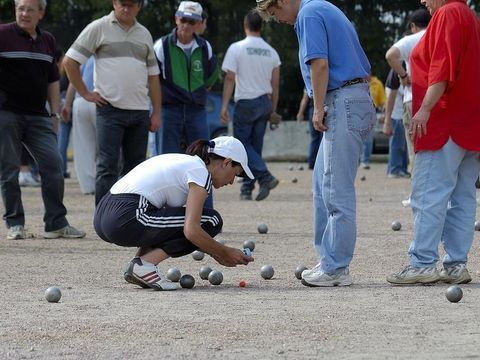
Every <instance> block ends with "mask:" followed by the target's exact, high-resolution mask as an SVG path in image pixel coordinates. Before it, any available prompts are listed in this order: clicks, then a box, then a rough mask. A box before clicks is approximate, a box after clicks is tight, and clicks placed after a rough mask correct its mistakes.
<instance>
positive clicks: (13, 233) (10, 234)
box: [7, 225, 27, 240]
mask: <svg viewBox="0 0 480 360" xmlns="http://www.w3.org/2000/svg"><path fill="white" fill-rule="evenodd" d="M26 238H27V235H26V232H25V228H24V227H23V225H15V226H11V227H9V228H8V231H7V239H8V240H22V239H26Z"/></svg>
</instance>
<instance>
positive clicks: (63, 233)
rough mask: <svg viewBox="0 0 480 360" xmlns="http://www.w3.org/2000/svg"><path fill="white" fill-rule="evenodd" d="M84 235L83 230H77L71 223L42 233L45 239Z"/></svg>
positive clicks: (74, 237) (75, 237)
mask: <svg viewBox="0 0 480 360" xmlns="http://www.w3.org/2000/svg"><path fill="white" fill-rule="evenodd" d="M85 235H86V234H85V231H82V230H78V229H76V228H74V227H73V226H71V225H67V226H65V227H63V228H61V229H58V230H53V231H45V232H44V233H43V237H44V238H45V239H58V238H65V239H80V238H83V237H85Z"/></svg>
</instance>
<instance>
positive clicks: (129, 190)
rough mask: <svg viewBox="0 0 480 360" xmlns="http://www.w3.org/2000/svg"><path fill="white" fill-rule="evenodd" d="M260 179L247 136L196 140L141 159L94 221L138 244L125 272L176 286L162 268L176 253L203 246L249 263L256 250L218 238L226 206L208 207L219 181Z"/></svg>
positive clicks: (227, 260)
mask: <svg viewBox="0 0 480 360" xmlns="http://www.w3.org/2000/svg"><path fill="white" fill-rule="evenodd" d="M236 176H242V177H245V176H248V177H249V178H250V179H253V175H252V172H251V171H250V169H249V168H248V158H247V153H246V151H245V148H244V147H243V145H242V143H241V142H240V141H239V140H237V139H235V138H234V137H231V136H221V137H218V138H215V139H213V140H210V141H208V140H197V141H196V142H194V143H192V144H191V145H190V146H189V147H188V149H187V151H186V154H163V155H159V156H155V157H152V158H150V159H148V160H146V161H144V162H143V163H141V164H139V165H138V166H137V167H135V168H134V169H133V170H132V171H130V172H129V173H128V174H127V175H125V176H124V177H123V178H121V179H120V180H119V181H118V182H117V183H115V185H113V186H112V188H111V189H110V192H109V193H107V194H106V195H105V196H104V197H103V198H102V200H101V201H100V203H99V204H98V206H97V208H96V210H95V216H94V226H95V231H96V232H97V234H98V235H99V236H100V237H101V238H102V239H103V240H105V241H107V242H109V243H113V244H116V245H119V246H126V247H137V248H138V250H137V253H136V255H135V257H134V258H133V259H132V260H131V261H130V263H129V265H128V267H127V270H126V271H125V274H124V278H125V280H126V281H127V282H129V283H132V284H136V285H139V286H141V287H144V288H152V289H155V290H175V289H176V288H177V286H176V284H174V283H172V282H170V281H169V280H168V279H167V278H166V277H165V276H164V275H163V274H162V273H161V272H160V270H159V267H158V264H159V263H160V262H162V261H163V260H165V259H167V258H169V257H174V258H175V257H180V256H184V255H187V254H189V253H191V252H193V251H194V250H197V249H200V250H202V251H203V252H205V253H207V254H209V255H210V256H212V257H213V258H214V259H215V260H216V261H217V262H219V263H220V264H222V265H224V266H229V267H233V266H236V265H240V264H243V265H247V264H248V263H249V262H250V261H253V258H252V257H250V256H247V255H245V254H244V253H243V252H242V251H241V250H239V249H235V248H231V247H228V246H225V245H222V244H221V243H219V242H217V241H215V240H214V239H213V237H214V236H215V235H217V234H218V233H219V232H220V231H221V229H222V225H223V221H222V218H221V217H220V214H219V213H218V212H217V211H216V210H214V209H209V208H205V207H204V203H205V200H206V199H207V196H208V194H209V192H210V191H211V188H212V186H213V187H214V188H216V189H218V188H220V187H222V186H225V185H228V184H232V183H233V182H234V179H235V177H236Z"/></svg>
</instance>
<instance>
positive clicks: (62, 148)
mask: <svg viewBox="0 0 480 360" xmlns="http://www.w3.org/2000/svg"><path fill="white" fill-rule="evenodd" d="M71 130H72V122H71V121H70V122H68V123H67V122H64V121H63V120H60V123H59V126H58V134H57V140H58V152H59V153H60V157H61V158H62V167H63V176H64V177H65V178H67V177H69V174H68V157H67V149H68V143H69V141H70V131H71Z"/></svg>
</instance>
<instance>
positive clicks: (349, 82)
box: [327, 78, 368, 92]
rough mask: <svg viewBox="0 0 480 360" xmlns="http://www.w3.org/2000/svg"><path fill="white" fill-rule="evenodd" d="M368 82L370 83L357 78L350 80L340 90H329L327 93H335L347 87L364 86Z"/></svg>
mask: <svg viewBox="0 0 480 360" xmlns="http://www.w3.org/2000/svg"><path fill="white" fill-rule="evenodd" d="M367 82H368V80H366V79H362V78H355V79H352V80H348V81H347V82H345V83H344V84H343V85H342V86H340V87H338V88H335V89H332V90H328V91H327V92H331V91H335V90H338V89H342V88H344V87H347V86H351V85H355V84H363V83H367Z"/></svg>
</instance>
